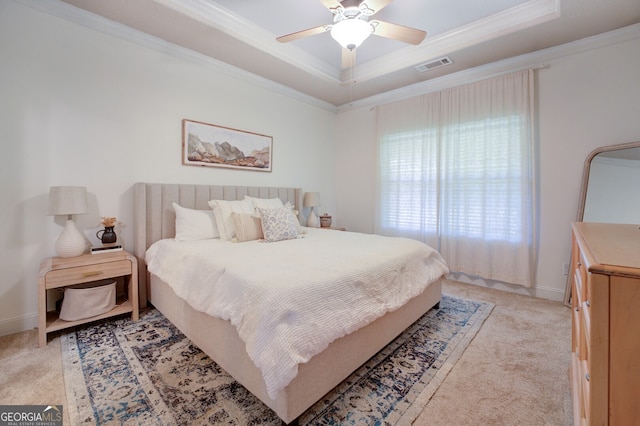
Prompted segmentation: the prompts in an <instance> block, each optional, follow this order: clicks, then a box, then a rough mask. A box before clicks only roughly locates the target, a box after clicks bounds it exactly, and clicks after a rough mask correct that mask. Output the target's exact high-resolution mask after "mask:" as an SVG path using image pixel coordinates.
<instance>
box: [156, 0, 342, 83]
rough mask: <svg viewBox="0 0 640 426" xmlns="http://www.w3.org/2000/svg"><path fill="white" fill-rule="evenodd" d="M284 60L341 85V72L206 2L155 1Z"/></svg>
mask: <svg viewBox="0 0 640 426" xmlns="http://www.w3.org/2000/svg"><path fill="white" fill-rule="evenodd" d="M154 1H155V2H156V3H160V4H162V5H164V6H166V7H169V8H171V9H173V10H175V11H177V12H180V13H182V14H184V15H187V16H189V17H191V18H192V19H194V20H197V21H199V22H202V23H203V24H206V25H209V26H211V27H212V28H215V29H217V30H219V31H222V32H224V33H226V34H228V35H230V36H231V37H234V38H236V39H238V40H240V41H242V42H243V43H246V44H248V45H250V46H253V47H255V48H256V49H258V50H261V51H263V52H265V53H267V54H269V55H271V56H273V57H276V58H278V59H280V60H282V61H285V62H287V63H289V64H291V65H293V66H295V67H297V68H299V69H301V70H303V71H305V72H307V73H309V74H311V75H314V76H316V77H319V78H321V79H323V80H326V81H329V82H332V83H340V78H339V77H340V70H339V69H337V68H335V67H332V66H331V65H329V64H327V63H326V62H324V61H321V60H319V59H318V58H316V57H315V56H312V55H310V54H308V53H307V52H305V51H304V50H302V49H300V48H298V47H296V46H294V45H293V44H282V43H280V42H278V41H277V40H276V36H275V35H274V34H272V33H270V32H269V31H267V30H265V29H263V28H262V27H260V26H258V25H256V24H254V23H253V22H251V21H248V20H246V19H244V18H242V17H240V16H237V15H236V14H234V13H232V12H231V11H229V10H228V9H225V8H224V7H222V6H220V5H217V4H215V3H212V2H208V1H206V0H154Z"/></svg>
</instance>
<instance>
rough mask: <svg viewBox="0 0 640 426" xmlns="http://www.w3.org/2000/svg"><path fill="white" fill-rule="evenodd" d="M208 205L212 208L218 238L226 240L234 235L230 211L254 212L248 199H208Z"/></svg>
mask: <svg viewBox="0 0 640 426" xmlns="http://www.w3.org/2000/svg"><path fill="white" fill-rule="evenodd" d="M209 207H211V208H212V209H213V215H214V217H215V218H216V224H217V226H218V232H219V233H220V238H222V239H223V240H227V241H230V240H231V239H232V238H233V237H235V236H236V230H235V226H234V223H233V218H232V217H231V213H233V212H235V213H247V214H251V213H253V212H254V209H253V204H252V203H251V201H249V200H233V201H228V200H211V201H209Z"/></svg>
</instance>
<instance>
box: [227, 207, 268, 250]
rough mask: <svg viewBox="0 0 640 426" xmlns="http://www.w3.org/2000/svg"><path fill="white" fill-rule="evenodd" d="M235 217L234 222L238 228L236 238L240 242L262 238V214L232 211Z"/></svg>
mask: <svg viewBox="0 0 640 426" xmlns="http://www.w3.org/2000/svg"><path fill="white" fill-rule="evenodd" d="M231 217H232V218H233V224H234V225H235V228H236V238H237V239H238V242H241V243H243V242H245V241H254V240H261V239H262V238H264V237H263V235H262V221H261V220H260V216H256V215H253V214H246V213H236V212H233V213H231Z"/></svg>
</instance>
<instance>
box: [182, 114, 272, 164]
mask: <svg viewBox="0 0 640 426" xmlns="http://www.w3.org/2000/svg"><path fill="white" fill-rule="evenodd" d="M272 151H273V137H271V136H267V135H262V134H259V133H253V132H247V131H245V130H238V129H233V128H230V127H224V126H219V125H216V124H209V123H203V122H200V121H194V120H188V119H183V120H182V164H183V165H185V166H199V167H223V168H229V169H238V170H253V171H260V172H271V162H272Z"/></svg>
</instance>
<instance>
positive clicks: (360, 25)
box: [331, 18, 373, 50]
mask: <svg viewBox="0 0 640 426" xmlns="http://www.w3.org/2000/svg"><path fill="white" fill-rule="evenodd" d="M372 32H373V27H372V26H371V24H369V23H368V22H367V21H363V20H362V19H357V18H355V19H343V20H342V21H340V22H338V23H336V24H334V25H333V27H332V28H331V37H333V39H334V40H335V41H337V42H338V43H340V45H341V46H342V47H344V48H345V49H349V50H353V49H355V48H356V47H358V46H360V45H361V44H362V42H363V41H365V40H366V39H367V37H369V36H370V35H371V33H372Z"/></svg>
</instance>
